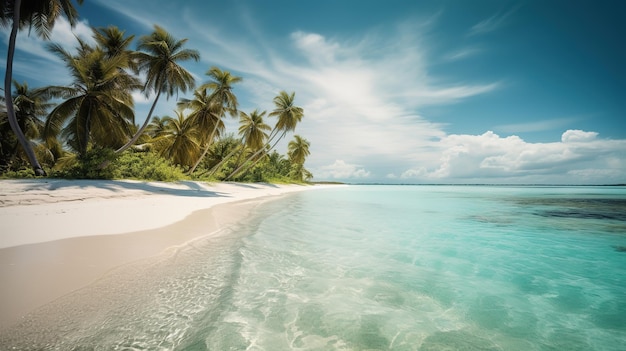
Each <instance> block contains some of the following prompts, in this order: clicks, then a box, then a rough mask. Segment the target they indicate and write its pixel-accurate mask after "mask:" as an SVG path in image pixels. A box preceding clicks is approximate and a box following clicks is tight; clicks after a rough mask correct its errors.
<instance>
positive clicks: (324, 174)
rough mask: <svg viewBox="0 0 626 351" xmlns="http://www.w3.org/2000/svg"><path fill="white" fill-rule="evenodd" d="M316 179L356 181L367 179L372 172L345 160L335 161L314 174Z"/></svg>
mask: <svg viewBox="0 0 626 351" xmlns="http://www.w3.org/2000/svg"><path fill="white" fill-rule="evenodd" d="M313 175H314V177H315V178H316V179H354V178H357V179H358V178H367V177H369V176H370V172H369V171H367V170H365V169H364V168H362V166H360V165H356V164H349V163H346V162H345V161H344V160H335V162H334V163H333V164H330V165H326V166H321V167H319V169H317V170H315V171H314V172H313Z"/></svg>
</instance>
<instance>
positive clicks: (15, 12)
mask: <svg viewBox="0 0 626 351" xmlns="http://www.w3.org/2000/svg"><path fill="white" fill-rule="evenodd" d="M77 2H78V4H82V3H83V0H77ZM60 15H65V17H66V18H67V19H68V21H69V22H70V24H71V25H72V26H74V24H75V23H76V18H77V17H78V12H77V11H76V9H75V8H74V5H73V4H72V1H71V0H29V1H27V2H26V3H25V4H24V6H23V7H22V1H21V0H13V1H10V0H5V1H2V2H1V3H0V23H1V24H3V25H6V24H8V22H9V21H12V26H11V34H10V35H9V44H8V48H7V66H6V72H5V74H4V98H5V101H6V110H7V118H8V121H9V125H10V126H11V129H12V130H13V132H14V133H15V135H16V137H17V140H18V141H19V143H20V144H21V145H22V147H23V148H24V151H25V152H26V155H27V157H28V160H29V162H30V164H31V166H32V167H33V171H34V172H35V175H37V176H45V175H46V172H45V171H44V170H43V168H42V167H41V165H40V164H39V161H38V160H37V156H36V155H35V152H34V150H33V148H32V147H31V145H30V144H29V142H28V139H27V138H26V136H25V135H24V132H23V131H22V130H21V129H20V127H19V125H18V122H17V117H16V116H15V109H14V106H13V101H12V100H11V82H12V80H13V57H14V56H15V39H16V37H17V32H18V31H19V30H20V29H22V28H24V27H26V26H28V27H29V28H32V27H34V28H35V31H36V32H37V34H38V35H39V36H40V37H42V38H44V39H48V38H49V37H50V32H51V31H52V28H53V27H54V23H55V21H56V19H57V18H58V17H59V16H60Z"/></svg>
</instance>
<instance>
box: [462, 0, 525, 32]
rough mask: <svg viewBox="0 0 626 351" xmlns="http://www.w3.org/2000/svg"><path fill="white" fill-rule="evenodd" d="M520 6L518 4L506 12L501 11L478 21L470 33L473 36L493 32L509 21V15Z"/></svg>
mask: <svg viewBox="0 0 626 351" xmlns="http://www.w3.org/2000/svg"><path fill="white" fill-rule="evenodd" d="M519 7H520V6H516V7H514V8H512V9H510V10H509V11H506V12H502V11H500V12H498V13H496V14H495V15H493V16H491V17H489V18H487V19H484V20H482V21H480V22H478V23H476V24H475V25H473V26H472V28H471V29H470V31H469V33H468V35H469V36H473V35H479V34H485V33H489V32H493V31H494V30H496V29H498V28H500V27H502V26H504V25H505V24H506V23H507V20H508V19H509V17H510V16H511V15H512V14H513V13H515V11H517V10H518V9H519Z"/></svg>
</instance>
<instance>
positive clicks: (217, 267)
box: [50, 185, 626, 351]
mask: <svg viewBox="0 0 626 351" xmlns="http://www.w3.org/2000/svg"><path fill="white" fill-rule="evenodd" d="M136 269H137V270H142V269H143V270H145V271H141V272H142V273H141V275H143V276H145V277H146V279H145V281H139V282H137V281H133V282H128V284H125V285H123V287H121V288H120V289H129V290H131V291H129V292H128V294H126V295H127V296H126V297H125V298H122V299H120V298H116V301H115V303H111V305H115V306H118V307H115V308H109V309H107V308H106V307H103V308H99V309H94V310H93V311H91V312H90V311H87V312H85V313H91V314H92V315H93V316H92V317H90V319H89V320H88V321H86V322H85V321H84V322H82V323H83V324H82V325H81V326H80V327H75V328H66V329H67V330H63V331H59V330H54V333H56V334H59V335H60V336H58V337H57V339H56V340H57V341H56V342H57V344H56V346H52V347H50V349H59V350H61V349H76V350H266V351H279V350H420V351H433V350H520V351H522V350H523V351H532V350H568V351H573V350H585V351H592V350H598V351H599V350H606V351H609V350H614V351H618V350H626V187H591V186H584V187H583V186H575V187H566V186H563V187H554V186H384V185H362V186H361V185H353V186H347V187H337V188H330V189H320V190H314V191H304V192H298V193H294V194H289V195H287V196H285V197H283V198H280V199H278V200H273V201H269V202H267V203H264V204H263V205H261V206H259V207H257V208H256V209H255V210H254V215H253V216H250V217H249V218H248V219H247V220H246V221H245V222H243V223H241V224H240V225H238V226H237V227H236V228H233V229H232V230H230V231H228V232H227V233H223V235H220V236H217V237H211V238H208V239H206V240H197V241H196V242H194V243H193V244H192V245H189V246H188V247H186V248H185V249H181V250H180V252H178V253H177V254H176V255H173V256H170V257H169V258H167V259H166V260H162V261H159V262H157V263H155V262H150V263H149V264H146V265H145V266H144V267H138V268H136ZM120 274H121V273H120ZM117 279H118V280H119V277H118V278H117ZM102 284H103V286H106V281H105V282H102ZM133 284H134V285H133ZM102 289H104V288H103V287H102V286H101V287H94V289H93V290H91V291H90V290H89V289H86V290H83V291H81V292H78V293H77V294H93V292H94V291H102ZM118 293H119V291H118ZM104 295H106V294H104ZM75 298H77V299H80V295H78V296H76V297H75ZM103 306H108V304H107V303H106V302H103ZM119 306H122V307H121V308H120V307H119ZM50 308H53V307H50ZM56 308H58V307H56ZM76 308H79V307H76Z"/></svg>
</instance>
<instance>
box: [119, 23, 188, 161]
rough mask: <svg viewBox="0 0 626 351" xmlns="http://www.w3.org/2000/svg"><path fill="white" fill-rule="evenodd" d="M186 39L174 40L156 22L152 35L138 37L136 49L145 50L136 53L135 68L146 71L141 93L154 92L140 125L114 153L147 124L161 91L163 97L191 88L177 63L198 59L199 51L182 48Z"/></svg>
mask: <svg viewBox="0 0 626 351" xmlns="http://www.w3.org/2000/svg"><path fill="white" fill-rule="evenodd" d="M186 42H187V39H182V40H176V38H174V37H173V36H172V35H171V34H170V33H168V32H167V31H166V30H165V29H163V28H161V27H159V26H157V25H155V26H154V32H152V34H150V35H147V36H142V37H141V38H139V45H138V49H139V50H144V51H145V52H138V53H137V60H138V62H139V69H140V70H141V71H146V82H145V84H144V92H145V93H146V94H149V93H150V92H151V91H154V92H155V93H156V96H155V97H154V101H153V103H152V106H151V107H150V111H149V112H148V116H147V117H146V120H145V122H144V123H143V125H142V126H141V128H139V130H138V131H137V133H135V135H134V136H133V137H132V138H131V139H130V140H129V141H128V142H127V143H126V144H124V145H123V146H122V147H120V148H119V149H118V150H117V151H116V153H120V152H122V151H124V150H126V149H128V148H129V147H131V146H132V145H133V144H134V143H135V142H136V141H137V139H139V137H140V136H141V134H143V132H144V131H145V129H146V127H147V126H148V124H150V118H151V117H152V113H153V112H154V108H155V107H156V104H157V102H158V101H159V97H160V96H161V93H165V94H166V97H170V96H172V95H174V93H176V92H177V91H179V90H181V91H183V92H186V91H187V90H188V89H193V87H194V85H195V81H194V78H193V76H192V75H191V73H189V72H188V71H187V70H185V69H184V68H183V67H181V66H180V65H179V64H178V62H181V61H188V60H194V61H198V60H199V59H200V54H199V53H198V51H196V50H190V49H184V48H183V46H184V45H185V43H186Z"/></svg>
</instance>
